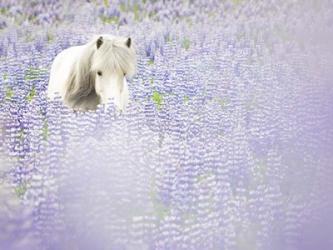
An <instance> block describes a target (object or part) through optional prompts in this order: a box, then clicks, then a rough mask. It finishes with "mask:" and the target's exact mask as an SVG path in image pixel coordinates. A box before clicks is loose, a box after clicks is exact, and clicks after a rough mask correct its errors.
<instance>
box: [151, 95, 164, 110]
mask: <svg viewBox="0 0 333 250" xmlns="http://www.w3.org/2000/svg"><path fill="white" fill-rule="evenodd" d="M152 99H153V101H154V103H155V104H156V106H157V109H158V110H160V109H161V106H162V103H163V96H162V95H161V94H160V93H159V92H158V91H154V92H153V96H152Z"/></svg>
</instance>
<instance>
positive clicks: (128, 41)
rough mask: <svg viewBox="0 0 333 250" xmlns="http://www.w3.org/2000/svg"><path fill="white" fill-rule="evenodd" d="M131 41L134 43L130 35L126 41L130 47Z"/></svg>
mask: <svg viewBox="0 0 333 250" xmlns="http://www.w3.org/2000/svg"><path fill="white" fill-rule="evenodd" d="M131 43H132V39H131V38H130V37H129V38H128V39H127V41H126V46H127V47H128V48H130V47H131Z"/></svg>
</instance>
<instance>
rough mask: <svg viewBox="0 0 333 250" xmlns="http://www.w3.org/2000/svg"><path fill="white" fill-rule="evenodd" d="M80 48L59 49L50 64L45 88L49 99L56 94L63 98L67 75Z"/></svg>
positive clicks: (76, 58) (79, 52)
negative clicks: (47, 84) (48, 78)
mask: <svg viewBox="0 0 333 250" xmlns="http://www.w3.org/2000/svg"><path fill="white" fill-rule="evenodd" d="M82 49H83V46H74V47H70V48H67V49H65V50H63V51H61V52H60V53H59V54H58V55H57V56H56V57H55V59H54V61H53V63H52V66H51V72H50V81H49V86H48V89H47V96H48V97H49V98H50V99H54V98H55V97H56V96H58V95H60V97H62V99H63V98H64V96H65V94H66V88H67V81H68V78H69V75H70V74H71V71H72V70H73V66H74V64H75V62H76V60H78V57H79V55H80V54H81V51H82Z"/></svg>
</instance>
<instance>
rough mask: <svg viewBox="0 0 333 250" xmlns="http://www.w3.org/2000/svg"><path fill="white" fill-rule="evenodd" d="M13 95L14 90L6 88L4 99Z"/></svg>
mask: <svg viewBox="0 0 333 250" xmlns="http://www.w3.org/2000/svg"><path fill="white" fill-rule="evenodd" d="M13 96H14V91H13V90H12V89H11V88H7V89H6V99H7V100H8V99H11V98H12V97H13Z"/></svg>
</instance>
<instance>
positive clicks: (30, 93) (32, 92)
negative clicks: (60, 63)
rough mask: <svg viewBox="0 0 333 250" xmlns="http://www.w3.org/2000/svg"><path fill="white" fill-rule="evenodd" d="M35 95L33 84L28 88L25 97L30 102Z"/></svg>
mask: <svg viewBox="0 0 333 250" xmlns="http://www.w3.org/2000/svg"><path fill="white" fill-rule="evenodd" d="M35 96H36V88H35V86H33V87H32V89H31V90H30V92H29V94H28V95H27V97H26V99H27V101H28V102H31V101H32V99H34V97H35Z"/></svg>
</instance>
